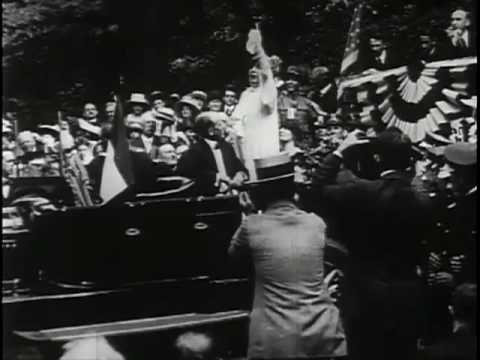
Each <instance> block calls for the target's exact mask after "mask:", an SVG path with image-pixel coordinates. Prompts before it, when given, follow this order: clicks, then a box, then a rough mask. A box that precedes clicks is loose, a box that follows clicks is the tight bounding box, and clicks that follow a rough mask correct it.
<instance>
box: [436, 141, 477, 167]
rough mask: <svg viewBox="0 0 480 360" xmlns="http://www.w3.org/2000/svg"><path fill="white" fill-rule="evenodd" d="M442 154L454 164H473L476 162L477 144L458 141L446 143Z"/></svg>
mask: <svg viewBox="0 0 480 360" xmlns="http://www.w3.org/2000/svg"><path fill="white" fill-rule="evenodd" d="M444 156H445V159H447V160H448V161H449V162H451V163H453V164H455V165H463V166H470V165H475V164H476V163H477V144H472V143H466V142H459V143H455V144H451V145H448V146H447V147H446V148H445V151H444Z"/></svg>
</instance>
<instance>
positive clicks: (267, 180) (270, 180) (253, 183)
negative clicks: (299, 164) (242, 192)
mask: <svg viewBox="0 0 480 360" xmlns="http://www.w3.org/2000/svg"><path fill="white" fill-rule="evenodd" d="M288 178H291V179H292V181H293V180H294V178H295V173H290V174H284V175H279V176H274V177H270V178H265V179H261V180H252V181H246V182H245V183H244V184H243V185H244V186H245V187H247V188H253V187H257V186H260V185H268V184H271V183H274V182H278V181H280V180H287V179H288Z"/></svg>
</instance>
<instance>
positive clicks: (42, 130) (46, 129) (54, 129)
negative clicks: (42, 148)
mask: <svg viewBox="0 0 480 360" xmlns="http://www.w3.org/2000/svg"><path fill="white" fill-rule="evenodd" d="M37 132H38V133H39V134H51V135H53V136H59V135H60V126H58V125H38V130H37Z"/></svg>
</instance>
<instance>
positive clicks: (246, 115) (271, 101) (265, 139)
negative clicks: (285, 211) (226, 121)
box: [232, 53, 280, 180]
mask: <svg viewBox="0 0 480 360" xmlns="http://www.w3.org/2000/svg"><path fill="white" fill-rule="evenodd" d="M259 67H260V69H259V72H260V85H259V86H258V87H257V88H252V87H248V88H247V89H246V90H245V91H243V93H242V95H241V96H240V100H239V102H238V105H237V107H236V108H235V111H234V112H233V114H232V119H233V120H234V124H235V127H236V132H237V136H238V137H239V140H240V147H241V159H242V161H243V162H244V164H245V167H246V168H247V169H248V171H249V173H250V179H252V180H254V179H256V175H255V171H254V165H253V160H254V159H259V158H264V157H268V156H272V155H275V154H278V153H279V152H280V142H279V120H278V119H279V118H278V111H277V87H276V85H275V81H274V79H273V74H272V70H271V68H270V64H269V61H268V57H267V56H266V55H265V54H264V53H262V54H261V55H260V60H259Z"/></svg>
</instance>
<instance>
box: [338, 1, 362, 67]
mask: <svg viewBox="0 0 480 360" xmlns="http://www.w3.org/2000/svg"><path fill="white" fill-rule="evenodd" d="M364 5H365V4H364V3H363V2H360V4H358V6H357V7H356V8H355V11H354V12H353V19H352V23H351V25H350V30H349V32H348V40H347V46H346V48H345V54H344V56H343V61H342V67H341V69H340V75H341V76H342V75H346V73H347V72H348V71H350V70H351V69H352V66H353V65H354V64H355V63H356V62H357V61H358V59H359V52H360V48H359V45H360V22H361V18H362V12H363V7H364Z"/></svg>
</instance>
